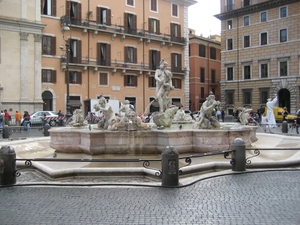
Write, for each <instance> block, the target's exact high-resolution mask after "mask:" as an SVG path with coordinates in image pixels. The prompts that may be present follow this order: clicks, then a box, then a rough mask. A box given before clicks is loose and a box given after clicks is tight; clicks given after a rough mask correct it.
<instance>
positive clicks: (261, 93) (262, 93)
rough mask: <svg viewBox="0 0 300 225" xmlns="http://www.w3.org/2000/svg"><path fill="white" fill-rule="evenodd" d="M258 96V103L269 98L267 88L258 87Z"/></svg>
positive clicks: (264, 102) (262, 102) (263, 102)
mask: <svg viewBox="0 0 300 225" xmlns="http://www.w3.org/2000/svg"><path fill="white" fill-rule="evenodd" d="M259 96H260V98H259V99H260V104H266V102H268V98H269V88H260V89H259Z"/></svg>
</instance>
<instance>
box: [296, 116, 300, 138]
mask: <svg viewBox="0 0 300 225" xmlns="http://www.w3.org/2000/svg"><path fill="white" fill-rule="evenodd" d="M299 127H300V113H299V114H297V119H296V132H297V134H299Z"/></svg>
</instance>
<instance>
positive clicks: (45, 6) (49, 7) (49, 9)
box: [41, 0, 56, 16]
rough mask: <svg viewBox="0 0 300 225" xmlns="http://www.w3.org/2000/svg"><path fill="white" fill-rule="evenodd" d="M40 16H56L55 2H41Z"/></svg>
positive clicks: (52, 0) (45, 0)
mask: <svg viewBox="0 0 300 225" xmlns="http://www.w3.org/2000/svg"><path fill="white" fill-rule="evenodd" d="M41 14H42V15H48V16H56V0H41Z"/></svg>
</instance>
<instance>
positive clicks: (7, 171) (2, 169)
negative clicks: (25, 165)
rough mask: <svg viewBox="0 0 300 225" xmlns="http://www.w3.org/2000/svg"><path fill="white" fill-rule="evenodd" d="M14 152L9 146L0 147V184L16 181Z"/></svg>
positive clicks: (9, 183)
mask: <svg viewBox="0 0 300 225" xmlns="http://www.w3.org/2000/svg"><path fill="white" fill-rule="evenodd" d="M15 171H16V153H15V150H14V148H12V147H11V146H7V145H6V146H2V147H1V148H0V185H11V184H15V183H16V175H15Z"/></svg>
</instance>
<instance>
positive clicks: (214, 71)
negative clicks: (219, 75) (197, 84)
mask: <svg viewBox="0 0 300 225" xmlns="http://www.w3.org/2000/svg"><path fill="white" fill-rule="evenodd" d="M211 83H213V84H215V83H216V70H214V69H212V70H211Z"/></svg>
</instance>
